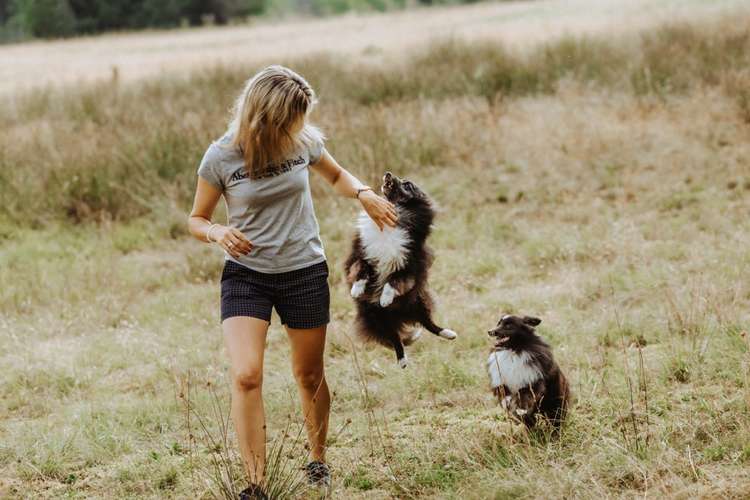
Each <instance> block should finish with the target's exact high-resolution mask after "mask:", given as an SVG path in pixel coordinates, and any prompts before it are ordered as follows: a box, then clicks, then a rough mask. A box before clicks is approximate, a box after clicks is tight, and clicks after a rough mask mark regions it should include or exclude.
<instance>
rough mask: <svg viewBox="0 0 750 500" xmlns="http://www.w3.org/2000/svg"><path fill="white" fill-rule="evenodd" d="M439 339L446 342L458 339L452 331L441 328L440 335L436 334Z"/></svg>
mask: <svg viewBox="0 0 750 500" xmlns="http://www.w3.org/2000/svg"><path fill="white" fill-rule="evenodd" d="M438 335H440V336H441V337H443V338H444V339H448V340H453V339H455V338H456V337H458V334H457V333H456V332H454V331H453V330H448V329H447V328H443V329H442V330H440V333H438Z"/></svg>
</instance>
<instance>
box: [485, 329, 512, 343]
mask: <svg viewBox="0 0 750 500" xmlns="http://www.w3.org/2000/svg"><path fill="white" fill-rule="evenodd" d="M487 335H489V336H490V337H495V340H496V341H497V343H498V344H504V343H506V342H507V341H508V339H509V337H501V336H499V335H496V334H495V331H494V330H490V331H489V332H487Z"/></svg>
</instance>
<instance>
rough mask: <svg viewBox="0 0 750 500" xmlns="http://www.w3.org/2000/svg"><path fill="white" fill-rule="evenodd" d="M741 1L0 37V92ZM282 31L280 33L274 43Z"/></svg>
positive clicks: (572, 5) (534, 32) (538, 4)
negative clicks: (4, 41) (25, 39)
mask: <svg viewBox="0 0 750 500" xmlns="http://www.w3.org/2000/svg"><path fill="white" fill-rule="evenodd" d="M739 9H742V10H745V11H747V10H748V7H747V5H746V2H744V0H659V1H653V0H545V1H538V0H525V1H513V2H478V3H476V4H473V5H468V6H467V5H464V6H460V7H459V6H453V7H430V8H428V9H409V10H406V11H400V12H388V13H381V14H369V15H345V16H337V17H332V18H325V19H284V20H282V19H277V20H273V19H262V20H257V21H254V22H253V23H251V24H247V25H237V26H232V27H222V28H200V29H183V30H169V31H160V30H153V31H146V32H136V33H113V34H107V35H103V36H95V37H80V38H74V39H70V40H60V41H55V42H43V43H42V42H32V43H23V44H14V45H0V95H8V94H12V93H14V92H17V91H19V90H22V89H24V90H28V89H29V88H40V87H41V88H44V87H46V86H53V87H54V86H59V85H60V84H67V85H79V84H81V83H83V82H91V81H100V80H102V79H105V80H106V79H107V78H109V77H110V75H111V74H112V72H113V70H116V71H117V73H118V75H119V77H120V78H121V79H122V80H124V81H132V80H138V79H141V78H144V77H160V76H163V75H164V74H165V73H171V74H177V75H179V74H183V73H184V72H185V71H187V70H193V71H202V70H205V68H208V67H213V66H216V65H226V66H232V65H241V66H243V67H246V66H248V65H251V64H259V63H261V62H266V61H268V60H273V59H276V58H289V57H301V56H310V55H317V54H320V53H321V52H325V53H328V54H336V55H340V56H344V57H347V58H352V59H355V60H358V61H359V60H364V61H368V62H372V63H377V62H382V61H391V60H393V59H394V58H398V57H399V56H400V55H401V54H403V52H404V48H405V47H414V46H422V45H428V44H430V43H431V42H433V41H434V40H436V39H442V38H446V37H458V38H462V39H471V40H476V39H479V40H493V41H501V42H503V43H506V44H511V45H514V46H520V47H526V46H529V45H531V44H533V43H536V42H539V41H546V40H550V39H552V38H555V37H558V36H560V35H564V34H566V33H577V34H606V35H613V34H619V33H623V32H631V31H634V30H638V29H643V28H645V27H649V26H654V25H655V24H658V23H662V22H666V21H673V22H674V21H679V20H683V19H694V18H700V17H704V18H705V17H708V18H710V17H713V16H716V15H717V14H721V13H726V12H731V11H736V10H739ZM279 40H283V43H279Z"/></svg>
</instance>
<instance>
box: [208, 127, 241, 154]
mask: <svg viewBox="0 0 750 500" xmlns="http://www.w3.org/2000/svg"><path fill="white" fill-rule="evenodd" d="M206 156H207V157H209V158H210V159H212V160H213V161H228V160H235V159H237V158H239V157H240V156H241V155H240V154H239V151H238V149H237V146H235V145H234V137H233V135H232V134H231V132H226V133H224V135H222V136H221V137H219V138H218V139H216V140H214V141H213V142H211V144H210V145H209V146H208V149H207V150H206Z"/></svg>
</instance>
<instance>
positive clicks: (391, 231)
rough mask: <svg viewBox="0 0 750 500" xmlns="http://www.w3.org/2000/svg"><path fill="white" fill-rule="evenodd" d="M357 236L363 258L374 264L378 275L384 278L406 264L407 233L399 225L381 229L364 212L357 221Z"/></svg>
mask: <svg viewBox="0 0 750 500" xmlns="http://www.w3.org/2000/svg"><path fill="white" fill-rule="evenodd" d="M357 230H358V231H359V238H360V241H362V249H363V250H364V252H365V258H366V259H367V260H369V261H370V262H372V263H373V264H375V266H376V268H377V270H378V275H379V276H380V277H382V278H386V277H387V276H388V275H389V274H391V273H393V272H394V271H397V270H398V269H401V268H402V267H403V266H404V264H406V250H407V248H406V246H407V245H408V244H409V235H408V234H407V232H406V231H404V230H403V229H401V228H399V227H395V228H393V227H388V226H386V227H385V228H384V229H383V230H382V231H381V230H380V228H379V227H378V226H377V225H376V224H375V222H373V220H372V219H371V218H370V217H369V216H368V215H367V214H366V213H364V212H362V213H361V214H360V215H359V220H358V221H357Z"/></svg>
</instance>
